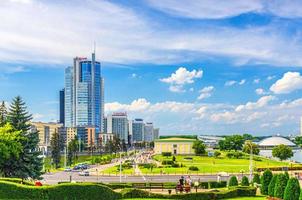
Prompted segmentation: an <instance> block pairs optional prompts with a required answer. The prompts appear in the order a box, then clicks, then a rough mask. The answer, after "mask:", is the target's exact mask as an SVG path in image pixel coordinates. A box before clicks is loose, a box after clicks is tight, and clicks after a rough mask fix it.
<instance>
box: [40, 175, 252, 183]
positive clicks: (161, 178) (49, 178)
mask: <svg viewBox="0 0 302 200" xmlns="http://www.w3.org/2000/svg"><path fill="white" fill-rule="evenodd" d="M245 175H246V176H248V174H245ZM180 176H181V175H155V176H122V182H127V183H134V182H177V181H178V180H179V178H180ZM184 176H185V175H184ZM237 176H238V178H241V176H242V175H241V174H237ZM70 178H71V180H72V181H76V182H103V183H114V182H120V177H119V176H79V172H57V173H51V174H44V175H43V181H42V182H43V183H44V184H50V185H52V184H57V183H58V182H66V181H67V182H68V181H70ZM191 178H192V180H193V182H194V181H195V180H198V179H200V181H217V175H191ZM228 179H229V176H222V177H221V178H220V180H221V181H226V180H228Z"/></svg>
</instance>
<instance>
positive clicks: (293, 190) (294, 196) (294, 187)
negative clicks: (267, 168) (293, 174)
mask: <svg viewBox="0 0 302 200" xmlns="http://www.w3.org/2000/svg"><path fill="white" fill-rule="evenodd" d="M300 190H301V189H300V184H299V181H298V179H297V178H290V179H289V180H288V182H287V185H286V188H285V192H284V197H283V199H284V200H299V194H300Z"/></svg>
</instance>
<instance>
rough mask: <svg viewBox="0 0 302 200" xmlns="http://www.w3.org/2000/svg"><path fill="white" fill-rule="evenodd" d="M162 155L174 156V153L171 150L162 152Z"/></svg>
mask: <svg viewBox="0 0 302 200" xmlns="http://www.w3.org/2000/svg"><path fill="white" fill-rule="evenodd" d="M161 155H162V156H165V157H170V156H172V153H171V152H162V153H161Z"/></svg>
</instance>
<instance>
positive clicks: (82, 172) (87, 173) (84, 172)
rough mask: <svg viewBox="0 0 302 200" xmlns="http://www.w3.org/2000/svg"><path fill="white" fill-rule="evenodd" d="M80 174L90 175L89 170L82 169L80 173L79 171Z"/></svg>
mask: <svg viewBox="0 0 302 200" xmlns="http://www.w3.org/2000/svg"><path fill="white" fill-rule="evenodd" d="M79 175H80V176H89V171H86V170H85V171H81V172H80V173H79Z"/></svg>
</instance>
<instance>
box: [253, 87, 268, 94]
mask: <svg viewBox="0 0 302 200" xmlns="http://www.w3.org/2000/svg"><path fill="white" fill-rule="evenodd" d="M255 92H256V94H258V95H265V94H267V92H266V91H265V90H264V89H263V88H257V89H256V90H255Z"/></svg>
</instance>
